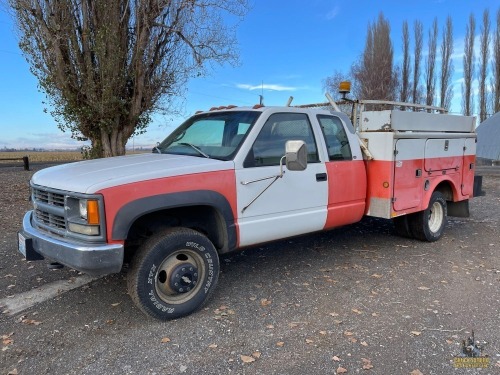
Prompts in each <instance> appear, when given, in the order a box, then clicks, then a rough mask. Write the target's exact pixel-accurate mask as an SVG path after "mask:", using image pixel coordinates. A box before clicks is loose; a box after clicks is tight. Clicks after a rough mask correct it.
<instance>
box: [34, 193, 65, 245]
mask: <svg viewBox="0 0 500 375" xmlns="http://www.w3.org/2000/svg"><path fill="white" fill-rule="evenodd" d="M32 197H33V204H34V206H35V211H34V212H35V223H36V224H37V226H38V227H39V228H40V229H44V230H46V231H49V232H52V233H56V234H59V235H62V234H63V233H64V232H65V231H66V218H65V217H64V194H62V193H60V192H57V191H52V190H48V189H40V188H38V187H36V186H32Z"/></svg>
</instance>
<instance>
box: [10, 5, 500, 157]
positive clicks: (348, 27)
mask: <svg viewBox="0 0 500 375" xmlns="http://www.w3.org/2000/svg"><path fill="white" fill-rule="evenodd" d="M5 1H6V0H0V150H1V149H3V148H44V149H68V148H71V149H73V148H79V147H81V146H82V145H83V143H82V142H77V141H75V140H72V139H71V137H70V133H63V132H62V131H60V130H59V129H58V127H57V124H56V122H55V120H54V119H53V118H52V117H51V116H50V114H48V113H45V112H44V108H45V107H46V106H45V105H44V101H45V100H46V99H45V96H44V94H43V93H42V92H40V91H39V89H38V86H37V80H36V78H35V77H34V76H33V75H32V74H31V73H30V70H29V66H28V64H27V63H26V61H25V58H24V57H23V55H22V53H21V51H20V49H19V47H18V36H17V32H16V29H15V25H14V23H13V21H12V19H11V17H10V16H9V14H8V13H7V12H6V11H5V6H4V3H5ZM250 1H251V8H250V10H249V12H248V14H247V15H246V16H245V18H244V19H243V20H242V21H241V22H240V23H239V25H238V28H237V39H238V43H239V46H238V49H239V56H240V62H239V64H238V66H236V67H234V66H231V65H229V64H224V65H222V66H220V65H215V66H213V67H211V68H209V70H208V75H207V76H205V77H199V78H195V79H192V80H190V81H189V83H188V87H187V90H186V94H185V96H184V97H183V98H180V99H179V104H180V105H181V108H182V114H181V115H180V116H168V115H162V114H157V115H155V116H153V121H152V123H151V124H150V125H149V127H148V130H147V132H146V133H145V134H143V135H140V136H136V137H134V138H133V139H130V141H129V143H128V145H127V146H128V147H129V148H131V147H136V148H137V147H140V146H142V147H152V146H153V145H155V144H156V142H158V141H161V140H162V139H164V138H165V137H166V136H167V135H168V134H169V133H170V132H171V131H172V130H173V129H174V128H175V127H176V126H178V125H179V124H180V123H181V122H182V121H183V119H185V118H187V117H189V116H190V115H192V114H194V112H196V111H197V110H208V109H209V108H211V107H213V106H221V105H229V104H233V105H237V106H250V105H254V104H256V103H258V102H259V95H261V94H263V96H264V104H265V105H285V104H286V103H287V101H288V98H289V97H290V96H293V97H294V100H293V104H304V103H318V102H324V101H325V96H324V94H325V89H324V85H323V81H324V80H325V78H326V77H328V76H331V75H332V74H333V73H334V72H335V71H342V72H348V71H349V68H350V66H351V65H352V63H353V62H354V61H355V60H356V59H357V58H358V57H359V56H360V54H361V53H362V51H363V48H364V43H365V39H366V30H367V26H368V24H369V23H373V22H375V21H376V19H377V17H378V15H379V13H380V12H382V13H383V14H384V16H385V17H386V19H387V20H388V21H389V24H390V25H391V39H392V42H393V47H394V59H395V62H396V63H398V62H400V61H401V59H402V51H401V27H402V23H403V21H405V20H406V21H408V23H409V25H410V31H411V32H412V28H411V26H412V25H413V22H414V21H415V20H420V21H421V22H422V23H423V26H424V46H423V52H424V54H425V51H426V48H427V35H428V30H429V28H430V26H431V24H432V21H433V19H434V18H435V17H437V20H438V27H439V40H438V44H439V43H440V41H441V34H442V30H443V28H444V25H445V22H446V17H447V16H448V15H450V16H451V17H452V20H453V28H454V30H453V36H454V56H453V57H454V59H453V65H454V77H453V82H454V99H453V102H452V107H451V112H456V113H459V112H460V109H461V106H460V100H461V99H460V92H461V86H460V85H461V78H462V74H463V69H462V57H463V46H464V36H465V29H466V25H467V22H468V18H469V15H470V14H471V13H473V14H474V15H475V17H476V35H478V34H479V32H480V31H479V29H480V25H481V20H482V14H483V11H484V10H485V9H488V10H489V11H490V19H492V20H493V21H495V17H496V13H497V10H498V9H500V1H498V0H496V1H493V0H404V1H402V0H399V1H394V0H378V1H375V0H357V1H340V0H308V1H305V0H287V1H285V0H267V1H264V0H250ZM230 21H234V20H230ZM491 29H492V30H494V24H493V23H492V27H491ZM411 43H413V39H412V40H411ZM478 44H479V43H478V42H476V46H478ZM412 48H413V47H412ZM438 48H439V47H438ZM476 49H478V47H476ZM438 55H439V50H438ZM424 59H425V56H424ZM422 64H423V65H424V61H423V62H422ZM437 64H439V62H438V63H437Z"/></svg>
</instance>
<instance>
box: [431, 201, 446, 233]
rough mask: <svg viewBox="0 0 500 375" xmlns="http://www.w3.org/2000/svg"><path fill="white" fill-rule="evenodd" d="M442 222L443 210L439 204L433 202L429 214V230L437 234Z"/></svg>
mask: <svg viewBox="0 0 500 375" xmlns="http://www.w3.org/2000/svg"><path fill="white" fill-rule="evenodd" d="M443 220H444V209H443V206H442V205H441V204H440V203H439V202H434V204H433V205H432V206H431V208H430V212H429V230H430V231H431V232H432V233H437V232H438V231H439V229H440V228H441V225H442V223H443Z"/></svg>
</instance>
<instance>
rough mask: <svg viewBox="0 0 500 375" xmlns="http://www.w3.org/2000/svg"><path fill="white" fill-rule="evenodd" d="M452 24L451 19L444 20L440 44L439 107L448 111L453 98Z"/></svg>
mask: <svg viewBox="0 0 500 375" xmlns="http://www.w3.org/2000/svg"><path fill="white" fill-rule="evenodd" d="M452 54H453V23H452V21H451V17H450V16H448V18H447V19H446V27H445V29H444V31H443V42H442V43H441V79H440V81H439V82H440V90H439V106H440V107H442V108H446V109H447V110H449V109H450V105H451V99H452V98H453V87H452V85H451V78H452V75H453V62H452V60H451V55H452Z"/></svg>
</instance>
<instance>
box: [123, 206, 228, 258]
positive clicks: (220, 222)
mask: <svg viewBox="0 0 500 375" xmlns="http://www.w3.org/2000/svg"><path fill="white" fill-rule="evenodd" d="M171 227H183V228H191V229H194V230H196V231H198V232H200V233H202V234H204V235H205V236H207V237H208V239H209V240H210V241H211V242H212V243H213V245H214V246H215V248H216V249H217V251H218V252H219V253H223V252H226V251H228V246H229V245H228V233H227V229H226V223H225V220H224V218H223V216H222V215H221V213H220V212H219V211H218V210H217V209H215V208H213V207H211V206H188V207H179V208H172V209H165V210H160V211H155V212H151V213H148V214H145V215H143V216H141V217H139V218H138V219H137V220H136V221H135V222H134V223H133V224H132V226H131V227H130V230H129V232H128V235H127V239H126V240H125V259H126V260H130V258H131V257H132V256H133V254H134V253H135V250H136V249H137V248H138V247H139V246H140V245H141V244H142V243H143V242H144V241H145V240H146V239H147V238H149V237H151V236H152V235H154V234H155V233H158V232H159V231H161V230H164V229H166V228H171Z"/></svg>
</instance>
